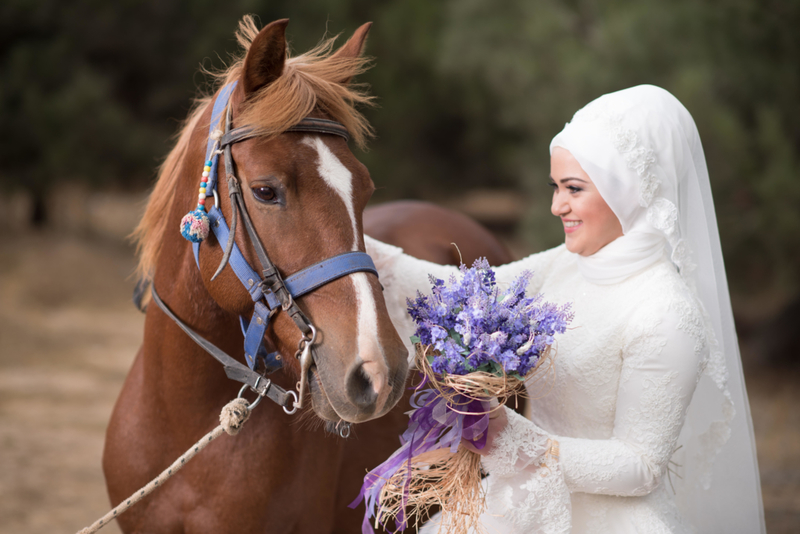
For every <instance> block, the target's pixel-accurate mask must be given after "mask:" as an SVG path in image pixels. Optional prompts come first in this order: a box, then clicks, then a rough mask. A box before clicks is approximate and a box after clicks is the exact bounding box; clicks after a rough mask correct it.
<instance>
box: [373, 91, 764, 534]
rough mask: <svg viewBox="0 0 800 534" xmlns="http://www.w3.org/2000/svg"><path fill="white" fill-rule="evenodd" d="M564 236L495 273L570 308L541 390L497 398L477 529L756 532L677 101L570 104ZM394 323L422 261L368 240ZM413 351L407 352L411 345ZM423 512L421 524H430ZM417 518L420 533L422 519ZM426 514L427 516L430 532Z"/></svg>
mask: <svg viewBox="0 0 800 534" xmlns="http://www.w3.org/2000/svg"><path fill="white" fill-rule="evenodd" d="M550 153H551V176H550V180H551V183H550V185H551V186H552V187H553V203H552V212H553V215H555V216H557V217H559V218H561V220H562V222H563V224H564V232H565V243H564V244H563V245H561V246H558V247H556V248H554V249H551V250H547V251H544V252H541V253H538V254H534V255H532V256H529V257H528V258H525V259H523V260H521V261H518V262H515V263H512V264H509V265H505V266H501V267H498V268H497V269H496V272H497V280H498V282H499V283H501V284H502V283H503V282H506V283H507V282H510V281H511V280H512V279H513V278H515V277H516V276H517V275H518V274H519V273H520V272H521V271H523V270H531V271H534V277H533V279H532V281H531V284H530V286H529V291H532V292H535V291H541V292H542V293H544V295H545V298H546V299H547V300H549V301H554V302H558V303H563V302H572V304H573V309H574V311H575V318H574V320H573V323H572V325H571V328H570V329H569V330H568V331H567V333H566V334H564V335H563V336H561V338H560V340H559V341H558V342H557V343H558V345H557V355H556V356H555V359H554V362H553V366H554V373H553V375H554V377H553V378H551V382H552V383H551V384H550V386H551V387H550V388H549V392H548V393H547V394H542V393H541V392H531V399H530V401H529V402H528V404H529V408H528V414H529V418H527V419H526V418H523V417H521V416H519V415H517V414H515V413H514V412H512V411H510V410H507V409H506V410H501V411H499V412H498V413H499V414H500V415H499V417H496V418H494V419H492V421H491V424H490V427H489V437H488V438H489V439H488V443H487V446H486V447H485V448H484V449H483V450H481V451H476V452H479V453H480V454H483V455H484V456H483V459H482V462H483V466H484V468H485V470H486V471H487V472H488V473H489V476H488V477H487V479H486V481H485V482H486V486H487V511H486V513H485V514H484V516H483V517H482V518H481V520H482V523H483V525H484V527H485V530H486V531H487V532H502V533H509V532H519V533H534V532H536V533H540V532H541V533H551V532H552V533H561V532H573V533H576V534H578V533H648V534H653V533H688V532H701V533H716V532H719V533H726V534H727V533H758V532H762V533H763V532H764V531H765V527H764V518H763V505H762V503H761V490H760V484H759V475H758V467H757V463H756V456H755V444H754V441H753V430H752V422H751V417H750V412H749V406H748V402H747V395H746V392H745V389H744V381H743V378H742V370H741V362H740V357H739V349H738V343H737V340H736V332H735V330H734V326H733V316H732V313H731V307H730V297H729V294H728V285H727V280H726V277H725V270H724V265H723V261H722V253H721V250H720V242H719V235H718V231H717V224H716V219H715V215H714V207H713V202H712V198H711V189H710V184H709V178H708V170H707V168H706V163H705V157H704V155H703V149H702V146H701V144H700V138H699V135H698V132H697V128H696V126H695V124H694V121H693V120H692V118H691V116H690V115H689V112H688V111H687V110H686V109H685V108H684V107H683V106H682V105H681V104H680V102H678V100H677V99H676V98H675V97H674V96H672V95H671V94H670V93H668V92H667V91H665V90H663V89H660V88H658V87H653V86H647V85H644V86H638V87H633V88H630V89H626V90H623V91H618V92H616V93H611V94H607V95H604V96H602V97H600V98H598V99H597V100H595V101H593V102H591V103H590V104H588V105H587V106H586V107H584V108H583V109H581V110H580V111H578V112H577V113H576V114H575V116H574V117H573V119H572V121H571V122H570V123H569V124H567V125H566V126H565V127H564V130H563V131H561V132H560V133H559V134H558V135H557V136H556V137H555V138H554V139H553V141H552V143H551V145H550ZM367 251H368V252H369V253H370V255H372V257H373V258H374V260H375V263H376V264H377V265H378V269H379V271H380V273H381V281H382V283H383V284H384V286H385V296H386V301H387V304H388V305H389V308H390V310H391V313H393V314H394V315H393V320H394V322H395V325H396V326H397V327H398V329H399V330H401V333H403V334H405V337H406V339H407V338H408V337H409V336H410V335H411V333H412V332H413V330H414V325H413V324H412V323H411V320H410V318H409V317H408V316H407V314H406V313H405V307H406V306H405V298H406V297H409V296H413V295H414V294H415V292H416V290H418V289H419V290H422V291H423V292H428V291H429V289H430V288H429V285H428V273H430V274H433V275H434V276H436V277H438V278H443V279H447V278H448V277H449V276H450V274H452V273H453V272H454V269H453V268H452V267H450V268H448V267H443V266H439V265H434V264H432V263H428V262H424V261H422V260H417V259H414V258H411V257H410V256H407V255H405V254H402V251H401V249H398V248H396V247H392V246H390V245H386V244H384V243H381V242H378V241H376V240H373V239H368V240H367ZM412 354H413V351H412ZM432 523H435V520H434V521H433V522H432ZM432 523H429V525H428V526H427V528H424V529H423V532H426V531H430V532H434V531H435V525H432ZM431 525H432V526H431Z"/></svg>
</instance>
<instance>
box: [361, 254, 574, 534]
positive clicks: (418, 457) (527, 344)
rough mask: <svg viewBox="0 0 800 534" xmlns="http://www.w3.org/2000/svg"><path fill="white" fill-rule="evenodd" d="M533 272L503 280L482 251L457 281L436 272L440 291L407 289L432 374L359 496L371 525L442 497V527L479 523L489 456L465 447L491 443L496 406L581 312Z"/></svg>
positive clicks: (423, 367)
mask: <svg viewBox="0 0 800 534" xmlns="http://www.w3.org/2000/svg"><path fill="white" fill-rule="evenodd" d="M530 277H531V273H530V272H527V271H526V272H523V273H522V274H521V275H520V276H519V277H518V278H517V279H516V280H514V281H513V282H512V283H511V285H510V286H509V287H508V288H507V289H506V290H500V288H498V287H497V284H496V281H495V273H494V271H492V269H491V268H490V267H489V264H488V262H487V261H486V260H485V259H479V260H477V261H476V262H475V263H474V264H473V266H472V268H469V269H468V268H466V266H464V265H462V266H461V268H460V276H452V277H451V278H450V280H449V281H448V283H447V284H445V282H444V280H439V279H437V278H434V277H430V281H431V284H432V286H433V287H432V290H431V294H430V295H423V294H421V293H419V292H417V296H416V298H415V299H413V300H412V299H407V301H406V302H407V304H408V313H409V314H410V315H411V317H412V319H413V320H414V322H415V323H416V325H417V330H416V332H415V334H414V336H413V337H412V338H411V340H412V342H413V343H414V344H415V347H416V352H417V355H416V365H417V369H418V370H420V371H421V373H422V376H423V379H422V383H421V384H420V385H419V386H417V387H416V388H415V389H416V391H415V393H414V395H413V396H412V398H411V405H412V407H413V410H412V411H410V412H408V413H409V416H410V419H409V425H408V429H407V430H406V431H405V432H404V433H403V435H402V436H401V438H400V441H401V447H400V448H399V449H398V450H397V451H395V452H394V453H393V454H392V455H391V456H390V457H389V459H388V460H386V461H385V462H384V463H383V464H381V465H380V466H378V467H377V468H375V469H373V470H372V471H370V472H369V473H368V474H367V475H366V477H364V485H363V486H362V488H361V493H360V494H359V497H358V498H357V499H356V501H354V502H353V503H352V504H351V505H350V506H351V507H355V506H356V505H358V504H359V503H360V502H361V501H362V500H365V501H366V508H367V512H366V514H365V517H364V523H363V525H362V533H363V534H371V533H372V532H373V530H372V527H373V524H374V526H375V527H376V528H377V526H378V524H382V525H383V526H384V527H386V526H387V522H388V521H389V520H393V521H394V522H395V524H396V525H397V527H398V530H399V529H404V528H406V527H407V526H408V517H410V516H413V517H414V518H415V521H419V520H420V519H424V518H425V517H427V515H428V514H429V510H430V508H431V507H432V506H434V505H438V506H440V507H441V509H442V523H441V527H440V532H459V533H460V532H466V531H467V529H468V528H470V527H472V528H477V527H478V524H479V523H478V521H479V518H480V515H481V513H482V512H483V509H484V498H483V494H482V487H481V468H480V456H479V455H478V454H475V453H474V452H471V451H470V450H468V449H467V448H465V447H463V446H462V447H459V445H460V444H461V440H462V439H463V440H466V441H469V442H470V443H472V445H473V446H474V447H475V448H477V449H482V448H483V447H484V446H485V444H486V438H487V432H486V430H487V428H488V426H489V418H490V417H491V413H492V412H493V411H494V410H496V409H499V408H502V405H503V404H504V403H505V402H506V401H507V400H508V399H509V398H510V397H511V396H513V395H515V394H517V393H521V392H522V391H524V389H525V388H524V384H525V381H526V380H528V379H530V378H531V377H532V376H533V375H534V374H535V372H536V370H537V369H539V368H540V367H541V364H542V362H543V361H545V360H546V359H547V357H548V354H549V352H550V348H551V346H552V344H553V341H554V335H555V334H556V333H563V332H564V331H565V330H566V327H567V325H568V324H569V322H570V321H571V320H572V312H571V309H570V305H569V304H565V305H563V306H556V305H555V304H552V303H548V302H545V301H544V300H543V297H542V295H535V296H533V297H527V296H526V295H525V288H526V287H527V285H528V282H529V281H530ZM494 399H497V402H494ZM371 519H374V521H371Z"/></svg>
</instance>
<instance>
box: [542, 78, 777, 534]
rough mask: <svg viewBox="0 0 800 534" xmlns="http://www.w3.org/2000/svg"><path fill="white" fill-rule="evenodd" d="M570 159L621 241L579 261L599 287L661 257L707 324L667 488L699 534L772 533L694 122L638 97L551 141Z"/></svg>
mask: <svg viewBox="0 0 800 534" xmlns="http://www.w3.org/2000/svg"><path fill="white" fill-rule="evenodd" d="M554 147H562V148H565V149H567V150H569V151H570V152H571V153H572V155H573V156H574V157H575V159H577V161H578V162H579V163H580V165H581V167H583V169H584V170H585V171H586V172H587V173H588V174H589V176H590V177H591V178H592V181H593V182H594V184H595V186H596V187H597V189H598V191H599V192H600V194H601V195H602V196H603V198H604V199H605V200H606V202H607V203H608V205H609V206H610V207H611V209H612V210H613V211H614V213H615V214H616V215H617V217H618V218H619V220H620V223H621V224H622V229H623V232H624V235H623V236H622V237H620V238H618V239H617V240H615V241H613V242H612V243H610V244H609V245H607V246H605V247H604V248H603V249H601V250H600V251H598V252H597V253H596V254H594V255H592V256H589V257H581V258H580V259H579V268H580V270H581V272H582V273H583V275H584V276H585V277H586V278H587V279H588V280H590V281H592V282H595V283H600V284H604V283H616V282H618V281H621V280H623V279H625V278H626V277H627V276H629V275H631V274H633V273H635V272H638V271H640V270H642V269H644V268H646V267H648V266H649V265H651V264H653V263H655V262H656V261H658V260H659V259H660V258H662V257H663V255H664V254H667V255H668V257H669V258H670V259H671V260H672V262H673V263H674V264H675V266H676V268H677V269H678V270H679V272H680V274H681V276H682V278H683V279H684V280H685V282H686V284H687V285H688V286H689V288H690V289H691V290H692V291H693V292H694V294H695V296H696V298H697V300H698V301H699V303H701V304H702V308H703V309H704V314H705V329H706V335H707V337H708V339H709V340H710V344H711V351H710V356H709V359H708V361H707V362H706V365H705V369H704V372H703V374H702V377H701V379H700V382H699V383H698V387H697V389H696V391H695V393H694V397H693V399H692V402H691V405H690V406H689V411H688V414H687V417H686V422H685V424H684V427H683V431H682V433H681V438H680V442H679V443H680V446H679V448H678V450H677V451H676V453H675V455H674V456H673V462H674V465H673V469H672V472H673V473H672V474H671V476H670V483H671V485H672V487H673V488H674V491H675V493H676V501H677V503H678V506H679V507H680V509H681V512H682V513H683V514H684V516H685V517H686V519H688V521H689V523H690V524H692V525H693V526H694V527H695V528H697V529H698V532H701V533H711V532H720V533H729V532H742V533H758V532H761V533H763V532H765V526H764V511H763V504H762V501H761V486H760V481H759V473H758V464H757V460H756V452H755V440H754V435H753V426H752V419H751V416H750V407H749V403H748V400H747V392H746V391H745V387H744V378H743V374H742V364H741V358H740V355H739V344H738V341H737V337H736V330H735V328H734V322H733V313H732V310H731V303H730V295H729V292H728V282H727V278H726V275H725V265H724V263H723V258H722V250H721V247H720V239H719V232H718V229H717V221H716V216H715V213H714V204H713V199H712V196H711V185H710V182H709V176H708V169H707V167H706V160H705V156H704V154H703V147H702V145H701V143H700V136H699V134H698V132H697V127H696V126H695V124H694V121H693V120H692V117H691V115H690V114H689V112H688V111H687V110H686V108H684V107H683V105H682V104H681V103H680V102H679V101H678V100H677V99H676V98H675V97H674V96H672V95H671V94H670V93H669V92H667V91H665V90H664V89H661V88H658V87H654V86H650V85H641V86H637V87H632V88H630V89H625V90H622V91H618V92H615V93H610V94H607V95H604V96H602V97H600V98H598V99H596V100H594V101H592V102H591V103H589V104H588V105H586V106H585V107H584V108H583V109H581V110H579V111H578V112H577V113H576V114H575V116H574V117H573V119H572V121H571V122H570V123H569V124H567V125H566V126H565V128H564V130H563V131H562V132H561V133H559V134H558V135H557V136H556V137H555V138H554V139H553V141H552V143H551V145H550V150H551V152H552V150H553V148H554Z"/></svg>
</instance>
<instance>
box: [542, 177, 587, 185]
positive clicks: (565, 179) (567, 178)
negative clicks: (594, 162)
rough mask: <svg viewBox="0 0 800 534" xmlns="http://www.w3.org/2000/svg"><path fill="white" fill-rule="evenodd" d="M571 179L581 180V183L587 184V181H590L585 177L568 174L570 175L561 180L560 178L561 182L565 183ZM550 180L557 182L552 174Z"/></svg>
mask: <svg viewBox="0 0 800 534" xmlns="http://www.w3.org/2000/svg"><path fill="white" fill-rule="evenodd" d="M570 180H575V181H576V182H580V183H582V184H586V183H588V182H587V181H586V180H584V179H583V178H578V177H575V176H568V177H566V178H562V179H561V180H559V183H562V184H565V183H567V182H569V181H570ZM550 181H551V182H553V183H555V182H556V181H555V180H554V179H553V177H552V176H551V177H550Z"/></svg>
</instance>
